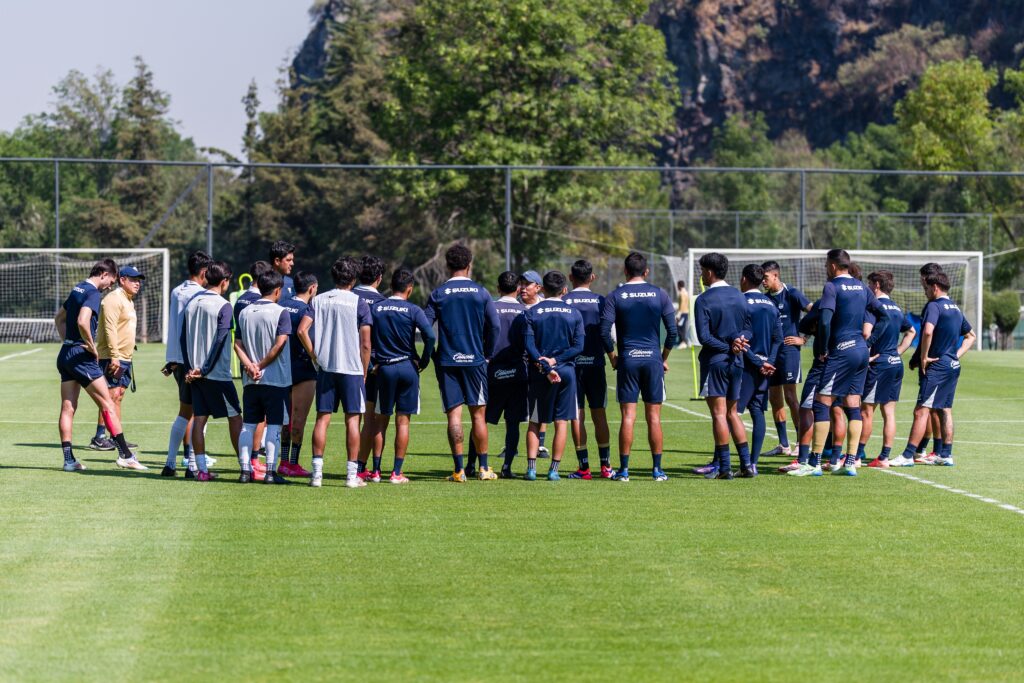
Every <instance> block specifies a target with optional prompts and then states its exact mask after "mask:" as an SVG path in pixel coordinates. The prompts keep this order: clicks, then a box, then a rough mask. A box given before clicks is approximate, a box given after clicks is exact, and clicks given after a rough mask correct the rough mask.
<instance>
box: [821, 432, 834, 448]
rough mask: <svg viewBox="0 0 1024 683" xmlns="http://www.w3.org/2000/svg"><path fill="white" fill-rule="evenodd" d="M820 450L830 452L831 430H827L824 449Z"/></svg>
mask: <svg viewBox="0 0 1024 683" xmlns="http://www.w3.org/2000/svg"><path fill="white" fill-rule="evenodd" d="M822 452H823V453H831V452H832V431H831V430H829V433H828V436H826V437H825V450H824V451H822Z"/></svg>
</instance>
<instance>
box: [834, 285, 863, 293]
mask: <svg viewBox="0 0 1024 683" xmlns="http://www.w3.org/2000/svg"><path fill="white" fill-rule="evenodd" d="M839 286H840V287H841V288H842V290H843V291H844V292H859V291H861V290H862V289H864V287H863V286H861V285H839Z"/></svg>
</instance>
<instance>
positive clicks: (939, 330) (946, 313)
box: [921, 296, 973, 358]
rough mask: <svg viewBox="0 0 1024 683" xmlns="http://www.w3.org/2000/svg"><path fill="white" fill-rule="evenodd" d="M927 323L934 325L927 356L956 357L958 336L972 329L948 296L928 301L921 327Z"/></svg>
mask: <svg viewBox="0 0 1024 683" xmlns="http://www.w3.org/2000/svg"><path fill="white" fill-rule="evenodd" d="M928 323H931V324H932V325H935V330H934V331H933V332H932V342H931V345H930V346H929V347H928V357H929V358H943V357H947V358H956V352H957V349H959V348H960V338H961V337H963V336H964V335H965V334H967V333H968V332H970V331H971V330H972V329H973V328H972V327H971V324H970V323H969V322H967V318H965V317H964V314H963V312H961V310H960V307H959V306H957V305H956V304H955V303H953V300H952V299H950V298H949V297H948V296H942V297H940V298H938V299H935V300H933V301H929V302H928V304H927V305H926V306H925V307H924V319H923V320H922V321H921V328H922V329H924V326H925V325H927V324H928Z"/></svg>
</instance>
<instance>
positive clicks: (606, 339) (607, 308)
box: [601, 295, 616, 368]
mask: <svg viewBox="0 0 1024 683" xmlns="http://www.w3.org/2000/svg"><path fill="white" fill-rule="evenodd" d="M614 324H615V297H614V296H611V295H608V297H607V298H605V300H604V307H603V308H602V309H601V344H602V345H603V346H604V352H605V353H606V354H608V361H609V362H610V363H611V364H612V367H613V368H614V367H615V362H616V356H615V340H614V339H612V326H613V325H614Z"/></svg>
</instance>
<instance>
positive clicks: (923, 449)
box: [917, 436, 928, 453]
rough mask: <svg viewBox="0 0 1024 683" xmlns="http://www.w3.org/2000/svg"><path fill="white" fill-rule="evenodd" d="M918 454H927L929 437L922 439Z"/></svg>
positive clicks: (918, 445) (918, 446)
mask: <svg viewBox="0 0 1024 683" xmlns="http://www.w3.org/2000/svg"><path fill="white" fill-rule="evenodd" d="M917 452H918V453H927V452H928V437H927V436H926V437H924V438H923V439H921V443H919V444H917Z"/></svg>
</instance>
